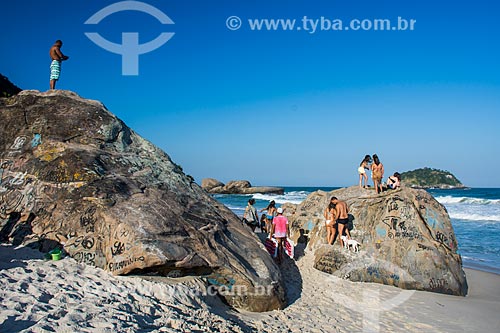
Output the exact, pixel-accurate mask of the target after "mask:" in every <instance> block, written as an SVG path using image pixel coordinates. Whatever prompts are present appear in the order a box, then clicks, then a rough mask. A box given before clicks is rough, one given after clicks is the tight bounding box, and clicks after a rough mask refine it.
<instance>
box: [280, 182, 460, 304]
mask: <svg viewBox="0 0 500 333" xmlns="http://www.w3.org/2000/svg"><path fill="white" fill-rule="evenodd" d="M332 196H336V197H337V198H339V199H340V200H344V201H346V203H347V204H348V207H349V210H350V214H351V221H352V226H351V227H353V229H352V231H351V235H352V238H353V239H355V240H357V241H358V242H360V243H361V251H360V252H358V253H354V252H352V251H347V250H345V249H342V248H341V247H340V245H339V244H340V242H339V240H337V241H336V243H334V246H331V245H328V244H326V229H325V222H324V218H323V211H324V209H325V207H326V205H327V204H328V202H329V200H330V198H331V197H332ZM285 208H286V212H287V214H289V219H290V222H291V226H292V232H293V234H294V237H295V238H297V237H298V236H299V230H300V229H304V230H309V243H308V249H310V250H311V251H313V252H314V254H315V267H316V268H317V269H319V270H322V271H324V272H327V273H330V274H333V275H335V276H338V277H341V278H345V279H349V280H351V281H364V282H377V283H383V284H388V285H393V286H396V287H400V288H404V289H418V290H427V291H434V292H440V293H445V294H453V295H466V294H467V281H466V278H465V273H464V272H463V270H462V260H461V257H460V255H459V254H458V253H457V242H456V240H455V233H454V231H453V228H452V226H451V223H450V218H449V216H448V213H447V211H446V209H445V208H444V207H443V206H442V205H441V204H440V203H439V202H437V201H436V200H435V199H434V198H433V197H432V196H431V195H430V194H429V193H427V192H426V191H424V190H415V189H410V188H403V189H399V190H390V191H387V192H383V193H382V194H379V195H376V194H375V193H374V191H373V190H367V189H359V188H358V187H350V188H344V189H340V190H336V191H332V192H330V193H327V192H323V191H317V192H314V193H312V194H310V195H309V196H308V197H307V199H306V200H304V201H303V202H302V203H301V204H300V205H297V206H295V205H291V204H286V205H285Z"/></svg>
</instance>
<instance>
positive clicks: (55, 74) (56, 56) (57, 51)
mask: <svg viewBox="0 0 500 333" xmlns="http://www.w3.org/2000/svg"><path fill="white" fill-rule="evenodd" d="M62 45H63V43H62V41H60V40H56V42H55V43H54V45H52V47H51V48H50V51H49V55H50V58H51V59H52V62H51V63H50V89H51V90H54V89H56V82H57V80H59V76H60V75H61V63H62V62H63V61H64V60H68V59H69V57H68V56H65V55H64V54H62V52H61V47H62Z"/></svg>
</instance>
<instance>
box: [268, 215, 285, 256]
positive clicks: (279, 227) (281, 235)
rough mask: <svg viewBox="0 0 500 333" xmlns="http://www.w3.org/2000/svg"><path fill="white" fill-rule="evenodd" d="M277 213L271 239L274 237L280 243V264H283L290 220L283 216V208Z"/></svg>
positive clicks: (270, 234) (270, 235)
mask: <svg viewBox="0 0 500 333" xmlns="http://www.w3.org/2000/svg"><path fill="white" fill-rule="evenodd" d="M276 212H277V214H278V215H276V216H275V217H274V219H273V226H272V227H271V232H270V233H269V238H271V237H272V235H274V238H276V241H277V242H278V262H280V263H281V261H282V259H283V251H284V248H285V241H286V238H287V237H288V236H289V235H290V229H289V228H288V219H287V218H286V216H283V208H281V207H280V208H278V209H277V210H276Z"/></svg>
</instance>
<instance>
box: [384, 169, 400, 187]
mask: <svg viewBox="0 0 500 333" xmlns="http://www.w3.org/2000/svg"><path fill="white" fill-rule="evenodd" d="M400 186H401V174H400V173H399V172H394V174H393V175H392V176H390V177H389V178H387V188H390V189H393V190H395V189H397V188H399V187H400Z"/></svg>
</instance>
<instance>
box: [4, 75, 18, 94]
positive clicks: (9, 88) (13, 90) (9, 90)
mask: <svg viewBox="0 0 500 333" xmlns="http://www.w3.org/2000/svg"><path fill="white" fill-rule="evenodd" d="M20 91H21V88H19V87H18V86H16V85H15V84H13V83H12V82H10V81H9V79H8V78H6V77H5V76H3V75H2V74H0V97H10V96H14V95H15V94H18V93H19V92H20Z"/></svg>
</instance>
